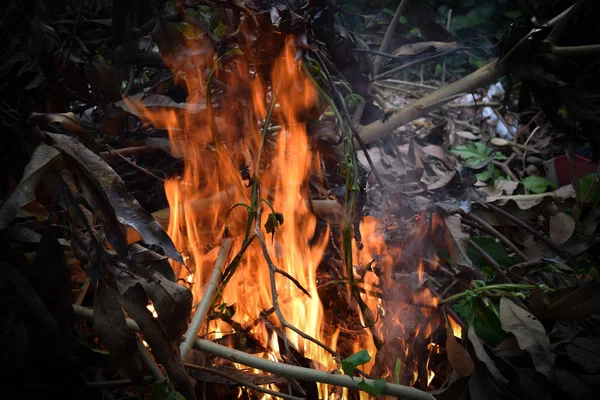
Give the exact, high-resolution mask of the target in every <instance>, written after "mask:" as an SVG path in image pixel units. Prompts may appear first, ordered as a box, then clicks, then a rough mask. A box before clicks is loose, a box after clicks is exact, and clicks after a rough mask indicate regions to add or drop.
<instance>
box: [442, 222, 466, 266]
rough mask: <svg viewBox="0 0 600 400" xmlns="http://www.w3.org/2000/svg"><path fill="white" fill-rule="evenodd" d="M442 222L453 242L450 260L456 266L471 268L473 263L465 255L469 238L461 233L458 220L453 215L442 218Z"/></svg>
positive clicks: (460, 225)
mask: <svg viewBox="0 0 600 400" xmlns="http://www.w3.org/2000/svg"><path fill="white" fill-rule="evenodd" d="M444 222H445V224H446V228H447V229H448V232H449V233H450V236H451V237H452V240H453V242H454V246H452V249H451V256H452V259H453V260H454V261H456V262H457V263H458V264H462V265H467V266H469V267H471V266H472V265H473V263H472V262H471V259H470V258H469V256H468V255H467V247H468V245H469V238H470V236H469V235H468V234H466V233H464V232H463V230H462V224H461V222H460V218H459V217H457V216H455V215H447V216H445V217H444Z"/></svg>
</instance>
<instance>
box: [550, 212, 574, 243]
mask: <svg viewBox="0 0 600 400" xmlns="http://www.w3.org/2000/svg"><path fill="white" fill-rule="evenodd" d="M573 232H575V220H574V219H573V217H571V216H570V215H569V214H566V213H564V212H560V213H558V214H556V215H553V216H551V217H550V239H552V242H553V243H556V244H558V245H560V244H563V243H565V242H566V241H567V240H569V238H570V237H571V236H572V235H573Z"/></svg>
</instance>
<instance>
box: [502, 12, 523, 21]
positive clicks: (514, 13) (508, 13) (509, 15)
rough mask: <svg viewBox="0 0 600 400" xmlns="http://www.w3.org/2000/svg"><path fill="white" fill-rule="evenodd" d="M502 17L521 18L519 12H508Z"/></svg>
mask: <svg viewBox="0 0 600 400" xmlns="http://www.w3.org/2000/svg"><path fill="white" fill-rule="evenodd" d="M504 16H505V17H506V18H509V19H517V18H519V17H520V16H521V11H519V10H510V11H507V12H505V13H504Z"/></svg>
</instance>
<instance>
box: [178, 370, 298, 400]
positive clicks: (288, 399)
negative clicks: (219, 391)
mask: <svg viewBox="0 0 600 400" xmlns="http://www.w3.org/2000/svg"><path fill="white" fill-rule="evenodd" d="M183 365H185V366H186V367H187V368H191V369H195V370H197V371H204V372H209V373H211V374H215V375H219V376H220V377H222V378H225V379H227V380H230V381H232V382H235V383H237V384H239V385H240V386H245V387H247V388H250V389H252V390H255V391H257V392H261V393H265V394H270V395H271V396H274V397H279V398H281V399H285V400H302V399H305V398H304V397H296V396H291V395H289V394H285V393H281V392H276V391H275V390H271V389H267V388H263V387H260V386H258V385H255V384H254V383H252V382H248V381H245V380H243V379H240V378H238V377H237V376H235V375H233V374H227V373H225V372H223V371H219V370H218V369H216V368H210V367H203V366H201V365H196V364H190V363H187V362H186V363H183Z"/></svg>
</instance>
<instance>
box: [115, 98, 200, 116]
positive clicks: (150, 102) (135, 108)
mask: <svg viewBox="0 0 600 400" xmlns="http://www.w3.org/2000/svg"><path fill="white" fill-rule="evenodd" d="M115 106H116V107H119V108H121V109H123V110H125V111H127V112H129V113H131V114H133V115H135V116H136V117H138V118H140V119H144V117H145V116H146V115H147V111H146V110H145V108H146V109H152V108H170V109H173V110H180V111H185V112H188V113H191V114H197V113H199V112H201V111H204V110H206V104H205V103H204V102H203V101H200V102H199V103H194V104H189V103H177V102H176V101H174V100H173V99H171V98H170V97H167V96H163V95H161V94H150V95H146V94H145V93H138V94H136V95H134V96H130V97H127V98H125V99H124V100H121V101H117V102H116V103H115ZM140 106H143V107H140Z"/></svg>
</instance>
